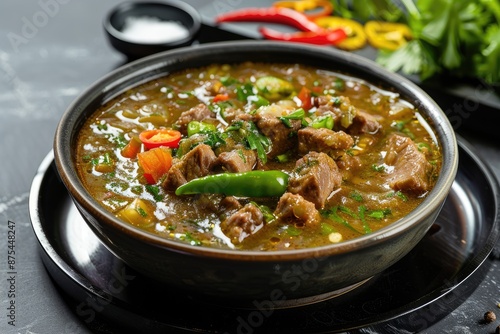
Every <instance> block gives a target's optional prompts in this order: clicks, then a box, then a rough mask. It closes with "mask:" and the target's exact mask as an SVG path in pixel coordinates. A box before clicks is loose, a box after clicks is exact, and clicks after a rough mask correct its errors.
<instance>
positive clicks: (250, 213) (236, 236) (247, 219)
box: [220, 203, 265, 244]
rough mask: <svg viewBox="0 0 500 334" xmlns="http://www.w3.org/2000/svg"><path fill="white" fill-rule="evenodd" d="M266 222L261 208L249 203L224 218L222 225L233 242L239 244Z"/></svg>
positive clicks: (224, 231) (223, 230)
mask: <svg viewBox="0 0 500 334" xmlns="http://www.w3.org/2000/svg"><path fill="white" fill-rule="evenodd" d="M264 223H265V220H264V215H263V214H262V212H261V211H260V209H259V208H258V207H256V206H255V205H253V204H250V203H249V204H247V205H245V206H244V207H243V208H241V209H239V210H238V211H236V212H235V213H233V214H232V215H231V216H229V217H228V218H227V219H226V220H224V221H223V222H222V223H221V224H220V227H221V230H222V232H223V233H224V234H225V235H226V236H227V237H228V238H230V239H231V242H232V243H233V244H238V243H241V242H242V241H243V240H244V239H245V238H246V237H248V236H250V235H252V234H254V233H256V232H257V231H258V230H260V229H261V228H262V227H263V226H264Z"/></svg>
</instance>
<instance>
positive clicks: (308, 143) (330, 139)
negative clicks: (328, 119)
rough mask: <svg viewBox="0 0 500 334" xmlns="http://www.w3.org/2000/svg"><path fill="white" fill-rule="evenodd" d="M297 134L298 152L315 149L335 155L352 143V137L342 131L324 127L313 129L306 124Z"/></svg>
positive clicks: (302, 152)
mask: <svg viewBox="0 0 500 334" xmlns="http://www.w3.org/2000/svg"><path fill="white" fill-rule="evenodd" d="M297 136H298V140H299V153H300V154H306V153H308V152H311V151H317V152H325V153H327V154H329V155H332V156H334V157H336V156H338V155H341V152H343V151H345V150H347V149H349V148H351V147H352V146H353V145H354V139H353V138H352V137H351V136H350V135H348V134H347V133H345V132H344V131H333V130H330V129H326V128H320V129H315V128H313V127H310V126H308V127H305V128H303V129H300V130H299V131H298V132H297Z"/></svg>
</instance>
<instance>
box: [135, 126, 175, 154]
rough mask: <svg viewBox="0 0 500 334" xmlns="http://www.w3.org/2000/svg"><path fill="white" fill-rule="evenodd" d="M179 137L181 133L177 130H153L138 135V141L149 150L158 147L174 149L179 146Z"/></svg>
mask: <svg viewBox="0 0 500 334" xmlns="http://www.w3.org/2000/svg"><path fill="white" fill-rule="evenodd" d="M181 136H182V135H181V133H180V132H179V131H177V130H171V129H155V130H145V131H142V132H141V133H140V134H139V139H140V140H141V141H142V143H143V144H144V147H145V148H146V149H148V150H150V149H153V148H156V147H160V146H167V147H170V148H176V147H178V146H179V141H180V140H181Z"/></svg>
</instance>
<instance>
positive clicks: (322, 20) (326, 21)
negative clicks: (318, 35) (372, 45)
mask: <svg viewBox="0 0 500 334" xmlns="http://www.w3.org/2000/svg"><path fill="white" fill-rule="evenodd" d="M314 22H315V23H316V24H317V25H319V26H320V27H322V28H325V29H339V28H340V29H344V31H345V33H346V34H347V38H346V39H344V40H343V41H342V42H340V43H338V44H336V47H338V48H340V49H344V50H357V49H361V48H363V47H364V46H365V45H366V33H365V29H364V28H363V25H362V24H361V23H359V22H357V21H354V20H350V19H346V18H342V17H338V16H323V17H318V18H316V19H315V20H314Z"/></svg>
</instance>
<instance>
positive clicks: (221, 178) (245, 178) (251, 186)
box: [175, 170, 289, 197]
mask: <svg viewBox="0 0 500 334" xmlns="http://www.w3.org/2000/svg"><path fill="white" fill-rule="evenodd" d="M288 177H289V176H288V174H287V173H284V172H281V171H278V170H270V171H260V170H255V171H249V172H243V173H221V174H214V175H208V176H205V177H201V178H198V179H194V180H191V181H189V182H188V183H185V184H183V185H182V186H180V187H179V188H177V190H176V191H175V194H176V195H178V196H179V195H193V194H202V193H209V194H224V195H226V196H238V197H273V196H281V195H282V194H283V193H284V192H285V191H286V188H287V186H288Z"/></svg>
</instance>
